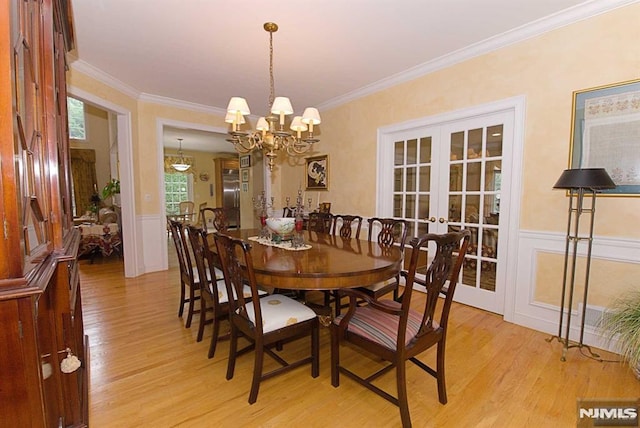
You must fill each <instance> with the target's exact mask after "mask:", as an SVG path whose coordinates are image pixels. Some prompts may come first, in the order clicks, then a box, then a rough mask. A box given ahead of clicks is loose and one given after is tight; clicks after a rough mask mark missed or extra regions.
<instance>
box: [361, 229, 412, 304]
mask: <svg viewBox="0 0 640 428" xmlns="http://www.w3.org/2000/svg"><path fill="white" fill-rule="evenodd" d="M367 222H368V223H369V230H368V231H367V241H368V242H370V243H373V242H377V243H378V244H379V245H380V246H382V247H391V246H393V245H397V246H398V247H400V251H403V252H404V246H405V242H406V240H407V230H408V224H407V222H406V221H405V220H401V219H396V218H380V217H371V218H370V219H368V220H367ZM399 282H400V277H396V278H391V279H389V280H387V281H384V282H380V283H376V284H373V285H368V286H363V287H359V289H360V290H361V291H362V292H363V293H365V294H368V295H369V296H371V297H373V298H374V299H377V298H379V297H381V296H383V295H385V294H387V293H390V292H392V291H393V298H394V299H397V298H398V284H399Z"/></svg>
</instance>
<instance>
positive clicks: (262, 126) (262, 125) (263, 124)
mask: <svg viewBox="0 0 640 428" xmlns="http://www.w3.org/2000/svg"><path fill="white" fill-rule="evenodd" d="M256 129H257V130H258V131H268V130H269V122H267V119H265V118H264V117H261V118H260V119H258V123H256Z"/></svg>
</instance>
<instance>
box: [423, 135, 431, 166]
mask: <svg viewBox="0 0 640 428" xmlns="http://www.w3.org/2000/svg"><path fill="white" fill-rule="evenodd" d="M430 162H431V137H423V138H420V163H430Z"/></svg>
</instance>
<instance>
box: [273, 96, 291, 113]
mask: <svg viewBox="0 0 640 428" xmlns="http://www.w3.org/2000/svg"><path fill="white" fill-rule="evenodd" d="M271 113H273V114H293V107H292V106H291V101H289V98H287V97H276V99H275V100H273V105H272V106H271Z"/></svg>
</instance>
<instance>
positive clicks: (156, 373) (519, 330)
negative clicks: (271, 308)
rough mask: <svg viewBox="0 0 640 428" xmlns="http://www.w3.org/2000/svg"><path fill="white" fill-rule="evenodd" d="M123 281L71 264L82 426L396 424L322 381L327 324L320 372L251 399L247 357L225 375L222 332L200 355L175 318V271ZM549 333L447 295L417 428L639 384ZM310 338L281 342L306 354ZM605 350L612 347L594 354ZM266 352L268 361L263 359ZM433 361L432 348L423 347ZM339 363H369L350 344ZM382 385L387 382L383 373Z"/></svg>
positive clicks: (301, 373)
mask: <svg viewBox="0 0 640 428" xmlns="http://www.w3.org/2000/svg"><path fill="white" fill-rule="evenodd" d="M170 259H171V263H170V264H171V267H170V269H169V270H168V271H166V272H157V273H152V274H147V275H143V276H141V277H139V278H134V279H125V278H124V276H123V266H122V263H121V262H120V261H118V260H117V259H116V260H113V259H110V260H102V259H100V258H96V261H95V263H94V264H89V263H88V261H82V262H81V265H80V266H81V267H80V273H81V281H82V282H81V284H82V293H83V315H84V322H85V331H86V334H88V335H89V341H90V353H91V357H90V359H91V368H90V376H91V379H90V389H89V396H90V399H89V401H90V424H91V426H92V427H98V428H100V427H154V428H155V427H174V426H180V427H287V428H289V427H304V428H309V427H356V426H358V427H398V426H400V416H399V413H398V410H397V408H396V407H395V406H393V405H392V404H390V403H388V402H386V401H385V400H383V399H382V398H380V397H378V396H377V395H375V394H373V393H371V392H369V391H368V390H365V389H364V388H362V387H361V386H359V385H358V384H356V383H355V382H353V381H351V380H349V379H347V378H345V377H344V376H342V377H341V385H340V387H339V388H337V389H336V388H333V387H332V386H331V382H330V368H329V358H330V356H329V331H328V329H326V328H322V332H321V362H320V364H321V365H320V376H319V377H318V378H316V379H313V378H312V377H311V375H310V369H309V368H308V367H302V368H299V369H297V370H294V371H293V372H291V373H288V374H285V375H283V376H279V377H276V378H273V379H270V380H267V381H265V382H263V384H262V385H261V388H260V394H259V396H258V401H257V403H255V404H253V405H249V404H248V403H247V398H248V394H249V386H250V382H251V372H252V364H253V358H252V356H251V355H244V356H242V357H241V358H239V360H238V361H237V364H236V373H235V377H234V378H233V379H232V380H230V381H227V380H226V379H225V373H226V365H227V353H228V341H223V342H220V343H219V345H218V349H217V351H216V356H215V357H214V358H213V359H207V349H208V346H209V344H208V340H209V337H210V336H209V334H210V330H207V332H206V336H205V340H204V341H202V342H200V343H197V342H196V340H195V338H196V332H197V319H195V320H194V323H193V326H192V327H191V328H190V329H186V328H184V324H183V320H182V319H180V318H178V317H177V309H178V308H177V303H178V270H177V265H176V262H175V259H174V258H173V256H172V255H170ZM547 337H548V335H546V334H543V333H540V332H537V331H533V330H529V329H526V328H523V327H519V326H516V325H514V324H510V323H506V322H504V321H502V319H501V317H500V316H497V315H494V314H491V313H487V312H483V311H480V310H477V309H473V308H470V307H466V306H462V305H455V306H454V308H453V310H452V314H451V319H450V330H449V337H448V343H447V364H446V367H447V392H448V398H449V402H448V404H446V405H442V404H440V403H439V402H438V397H437V388H436V383H435V380H434V379H433V378H431V377H430V376H429V375H427V374H426V373H424V372H422V371H421V370H419V369H418V368H417V367H415V366H414V365H413V364H408V365H407V367H408V374H407V377H408V379H409V386H408V388H409V394H410V409H411V417H412V421H413V425H414V426H415V427H456V428H457V427H572V426H575V425H576V408H577V406H576V399H577V398H581V397H582V398H637V397H640V382H639V381H638V380H636V379H635V378H634V376H633V374H632V373H631V371H630V370H629V369H628V368H627V367H626V366H625V365H621V364H619V363H601V362H596V361H593V360H591V359H588V358H586V357H584V356H581V355H580V353H579V352H578V350H576V349H572V350H570V352H569V355H568V358H567V361H566V362H561V361H560V353H561V346H560V344H559V343H558V342H554V343H547V342H546V341H545V339H546V338H547ZM307 350H308V340H304V341H301V342H299V345H298V344H297V343H294V344H290V345H287V346H286V347H285V352H298V351H300V352H307ZM603 354H604V356H605V357H607V358H611V359H615V358H616V356H615V355H612V354H608V353H603ZM267 360H268V359H267ZM423 360H424V361H426V362H428V363H432V362H434V360H435V352H434V351H428V352H426V353H425V354H424V358H423ZM342 361H343V362H344V363H345V364H349V365H350V366H352V367H357V366H358V365H362V366H364V365H366V364H374V363H371V362H370V360H369V359H367V358H363V356H362V355H360V354H359V353H358V352H357V351H355V350H353V349H343V351H342ZM380 384H381V385H383V386H384V387H386V388H388V389H389V390H390V391H394V392H395V389H394V378H393V374H389V375H387V376H386V377H384V378H383V379H381V383H380Z"/></svg>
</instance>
